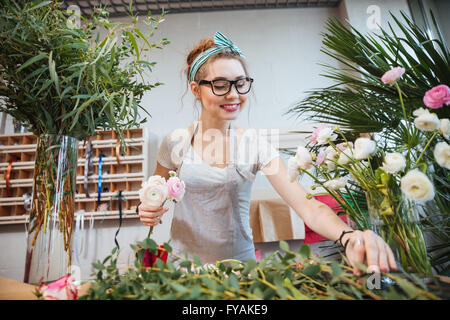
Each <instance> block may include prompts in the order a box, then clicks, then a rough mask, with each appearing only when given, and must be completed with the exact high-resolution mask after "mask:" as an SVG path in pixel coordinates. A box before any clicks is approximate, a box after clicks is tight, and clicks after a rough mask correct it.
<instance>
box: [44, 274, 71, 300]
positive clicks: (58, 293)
mask: <svg viewBox="0 0 450 320" xmlns="http://www.w3.org/2000/svg"><path fill="white" fill-rule="evenodd" d="M73 281H74V278H73V277H72V276H70V275H67V276H64V277H62V278H59V279H58V280H56V281H54V282H52V283H50V284H41V285H40V286H39V288H38V291H39V292H40V294H42V297H43V298H44V299H45V300H77V298H78V287H77V286H76V285H74V284H73Z"/></svg>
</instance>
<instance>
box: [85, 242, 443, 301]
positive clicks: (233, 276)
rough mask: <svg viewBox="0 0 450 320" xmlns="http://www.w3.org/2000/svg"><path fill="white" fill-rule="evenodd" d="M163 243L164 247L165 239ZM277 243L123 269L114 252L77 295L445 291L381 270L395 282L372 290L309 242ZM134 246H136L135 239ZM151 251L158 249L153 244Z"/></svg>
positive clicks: (339, 295)
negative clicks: (231, 254)
mask: <svg viewBox="0 0 450 320" xmlns="http://www.w3.org/2000/svg"><path fill="white" fill-rule="evenodd" d="M140 245H142V243H141V244H140ZM164 247H168V246H167V243H164ZM280 247H282V248H283V251H286V252H285V253H283V251H281V252H278V251H277V252H275V253H274V254H272V255H270V256H269V257H267V258H265V259H264V260H262V261H260V262H256V261H254V260H248V261H246V262H241V261H237V260H223V261H217V262H216V263H215V264H214V265H204V266H198V263H194V262H192V261H190V260H187V259H184V258H182V257H179V256H177V255H175V254H173V253H169V260H168V262H167V263H163V262H162V261H161V260H158V261H159V262H157V264H156V265H155V266H153V267H151V268H146V267H143V266H142V265H141V264H140V262H139V261H140V260H139V259H136V262H135V265H134V266H129V267H128V269H127V270H125V271H122V272H119V270H118V269H117V258H118V252H114V253H112V254H111V255H109V256H108V257H107V258H106V259H105V260H104V261H103V262H102V263H100V261H98V262H96V263H95V264H93V266H94V268H95V269H96V272H95V273H94V274H93V275H94V276H95V280H93V281H92V282H91V286H90V287H89V290H88V292H87V294H86V295H84V296H82V297H80V299H82V300H96V299H101V300H104V299H111V300H115V299H133V300H135V299H139V300H141V299H152V300H173V299H181V300H188V299H189V300H215V299H218V300H235V299H239V300H247V299H251V300H261V299H263V300H270V299H275V300H278V299H284V300H311V299H319V300H321V299H325V300H328V299H343V300H355V299H377V300H379V299H440V298H442V297H443V296H442V294H443V291H442V290H441V287H440V286H439V284H438V286H436V284H435V290H434V291H435V292H434V293H432V292H430V290H429V288H428V287H427V286H425V285H424V283H423V282H422V280H420V279H418V278H412V277H411V276H409V275H407V274H396V275H394V274H383V276H384V277H388V278H389V279H391V280H393V281H395V282H396V283H397V284H398V285H391V286H387V287H383V286H381V287H379V288H378V289H372V290H370V289H368V285H367V284H368V283H370V282H369V281H368V278H369V276H370V275H365V276H362V277H360V278H358V277H356V276H354V275H353V270H352V269H351V268H349V267H348V266H347V265H345V264H340V263H338V262H337V261H324V260H322V259H321V258H318V257H315V256H313V255H311V251H310V249H309V247H308V246H307V245H305V246H303V247H302V248H300V250H299V252H292V251H291V250H290V249H289V248H288V246H287V243H285V242H282V243H280ZM132 248H133V249H139V248H138V246H135V245H132ZM286 249H287V250H286ZM135 251H136V250H135ZM141 251H142V250H141ZM150 251H151V252H153V253H156V249H150ZM136 253H137V251H136ZM107 262H109V264H107ZM197 262H198V261H197ZM175 265H177V267H175ZM436 288H437V289H436ZM444 298H445V297H444Z"/></svg>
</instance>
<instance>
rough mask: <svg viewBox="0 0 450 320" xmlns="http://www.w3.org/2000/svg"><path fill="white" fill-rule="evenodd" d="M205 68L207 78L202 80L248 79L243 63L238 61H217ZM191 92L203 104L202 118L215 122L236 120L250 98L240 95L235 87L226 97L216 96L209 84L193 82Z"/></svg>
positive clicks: (224, 59) (223, 59) (232, 87)
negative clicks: (212, 119)
mask: <svg viewBox="0 0 450 320" xmlns="http://www.w3.org/2000/svg"><path fill="white" fill-rule="evenodd" d="M205 67H206V68H207V70H206V76H205V77H204V78H203V79H200V80H208V81H212V80H216V79H226V80H237V79H242V78H245V77H247V75H246V74H245V70H244V68H243V67H242V64H241V62H239V60H236V59H226V58H222V59H217V60H215V61H213V62H212V63H210V64H208V65H206V66H205ZM191 90H192V92H193V93H194V95H195V96H196V97H197V98H198V99H199V100H200V101H201V103H202V117H203V116H207V117H213V118H214V119H215V120H235V119H236V118H237V117H238V115H239V114H240V112H241V110H242V109H243V107H244V105H245V102H246V101H247V97H248V93H247V94H239V93H238V92H237V91H236V87H235V86H234V85H232V86H231V90H230V92H228V93H227V94H226V95H224V96H216V95H215V94H214V93H213V91H212V89H211V85H209V84H203V85H199V84H198V83H196V82H191Z"/></svg>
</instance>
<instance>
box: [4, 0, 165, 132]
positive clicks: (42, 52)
mask: <svg viewBox="0 0 450 320" xmlns="http://www.w3.org/2000/svg"><path fill="white" fill-rule="evenodd" d="M130 14H132V13H130ZM66 15H68V14H66V13H65V11H63V10H62V9H61V4H60V3H58V2H57V1H56V0H53V1H45V2H41V1H14V0H6V1H2V3H1V4H0V39H1V41H0V99H1V100H2V104H1V105H0V112H5V113H8V114H10V115H12V116H13V117H14V118H16V119H17V120H19V121H21V122H23V123H24V124H25V125H27V127H28V129H29V130H30V131H32V132H33V133H34V134H35V135H37V136H39V135H41V134H42V133H51V134H60V135H69V136H73V137H76V138H77V139H79V140H83V139H85V138H86V137H88V136H92V135H95V131H96V130H104V129H113V130H115V131H117V132H118V133H119V136H120V140H121V141H123V134H122V132H123V130H125V129H128V128H131V127H136V126H138V125H140V124H142V123H143V122H145V119H144V120H141V121H139V120H138V119H137V118H138V115H139V109H142V110H143V111H144V112H146V113H147V114H148V112H147V111H146V110H145V109H144V108H143V107H142V106H141V100H142V97H143V95H144V94H145V93H146V92H147V91H149V90H152V89H153V88H155V87H157V86H159V85H161V83H158V82H156V83H153V84H152V83H149V82H148V80H147V79H146V77H147V76H146V75H148V74H149V72H151V71H152V67H153V66H154V65H155V62H149V61H147V58H146V55H148V54H149V53H151V52H152V51H153V50H155V49H162V47H163V46H165V45H167V44H168V43H169V41H168V40H167V39H166V38H162V39H161V40H160V41H159V42H157V43H151V42H149V41H150V38H151V37H153V35H154V31H155V30H156V29H157V28H158V25H159V23H160V22H162V21H163V19H162V17H163V15H162V16H160V17H158V18H154V17H152V16H151V15H150V14H149V15H148V17H146V19H145V21H144V23H145V25H146V29H147V30H146V31H145V32H144V31H141V30H139V28H138V26H137V23H138V17H137V16H136V17H135V16H130V20H131V22H112V21H110V20H109V17H108V13H107V12H106V11H105V10H103V9H101V8H96V9H95V10H94V13H93V14H92V16H91V17H89V19H86V18H85V17H80V21H81V24H80V25H79V26H76V25H74V24H73V23H70V21H69V19H68V17H67V16H66ZM95 34H96V36H95V38H94V35H95ZM138 40H140V42H138Z"/></svg>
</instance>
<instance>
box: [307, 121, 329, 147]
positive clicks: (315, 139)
mask: <svg viewBox="0 0 450 320" xmlns="http://www.w3.org/2000/svg"><path fill="white" fill-rule="evenodd" d="M327 127H328V125H327V124H325V123H321V124H320V125H319V126H318V127H317V128H316V129H315V130H314V131H313V133H312V135H311V137H309V141H311V142H312V143H317V138H318V137H319V132H320V130H322V129H324V128H327Z"/></svg>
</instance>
